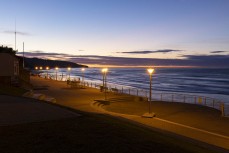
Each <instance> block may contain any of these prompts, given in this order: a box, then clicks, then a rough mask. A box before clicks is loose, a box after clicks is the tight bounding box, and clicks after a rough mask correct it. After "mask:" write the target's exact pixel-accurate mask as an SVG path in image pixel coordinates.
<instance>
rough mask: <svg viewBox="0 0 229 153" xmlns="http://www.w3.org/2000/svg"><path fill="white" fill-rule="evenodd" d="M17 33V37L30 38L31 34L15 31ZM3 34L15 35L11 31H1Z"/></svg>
mask: <svg viewBox="0 0 229 153" xmlns="http://www.w3.org/2000/svg"><path fill="white" fill-rule="evenodd" d="M16 32H17V35H23V36H30V35H31V34H30V33H27V32H20V31H16ZM3 33H6V34H15V31H13V30H7V31H3Z"/></svg>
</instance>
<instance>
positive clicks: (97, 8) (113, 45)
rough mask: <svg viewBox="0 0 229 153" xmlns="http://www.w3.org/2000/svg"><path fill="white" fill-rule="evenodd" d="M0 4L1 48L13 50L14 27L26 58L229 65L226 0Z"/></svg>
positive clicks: (15, 0) (9, 0)
mask: <svg viewBox="0 0 229 153" xmlns="http://www.w3.org/2000/svg"><path fill="white" fill-rule="evenodd" d="M0 4H1V9H0V20H1V21H0V23H1V24H0V45H4V46H9V47H13V48H15V38H14V31H15V22H16V31H17V44H16V49H18V51H19V52H21V51H22V46H23V45H22V44H23V42H24V43H25V51H26V52H28V53H29V54H27V55H28V56H38V57H43V58H50V59H67V60H73V59H74V60H73V61H74V62H83V63H82V64H91V65H93V64H94V65H96V64H97V65H98V64H102V65H103V64H104V65H118V64H119V63H120V60H122V62H121V64H124V65H125V64H126V65H150V64H155V63H154V61H155V59H161V62H159V63H157V65H165V64H164V63H163V61H166V59H167V60H168V61H169V60H177V61H179V59H181V60H185V59H193V57H195V59H199V60H200V57H201V58H202V57H203V58H202V59H203V60H206V58H207V60H208V61H210V60H212V59H214V58H215V59H218V57H219V56H220V57H221V58H220V61H221V63H222V65H225V64H224V63H223V62H222V59H224V60H225V61H226V60H229V59H228V56H229V30H228V27H229V18H228V17H229V0H0ZM31 53H33V55H32V54H31ZM37 53H42V54H37ZM50 53H51V54H50ZM41 55H42V56H41ZM57 55H58V56H57ZM66 55H68V57H69V56H71V58H68V57H67V56H66ZM106 57H107V58H106ZM82 58H83V59H84V60H78V61H77V59H82ZM105 58H106V61H105V62H102V61H100V62H99V63H96V62H98V59H100V60H104V59H105ZM139 58H141V60H140V61H142V62H140V63H139V62H136V61H137V60H138V59H139ZM117 59H119V60H118V61H117V62H116V63H115V60H117ZM126 59H132V63H128V60H126ZM142 59H147V60H148V61H149V62H148V63H147V62H143V61H144V60H142ZM150 59H152V60H150ZM87 60H88V61H87ZM125 61H127V62H126V63H125ZM165 63H167V65H176V62H175V63H174V62H172V64H171V63H168V62H165ZM184 64H186V63H184ZM177 65H179V64H177ZM188 65H192V63H190V64H188ZM193 65H195V64H194V63H193ZM228 67H229V65H228Z"/></svg>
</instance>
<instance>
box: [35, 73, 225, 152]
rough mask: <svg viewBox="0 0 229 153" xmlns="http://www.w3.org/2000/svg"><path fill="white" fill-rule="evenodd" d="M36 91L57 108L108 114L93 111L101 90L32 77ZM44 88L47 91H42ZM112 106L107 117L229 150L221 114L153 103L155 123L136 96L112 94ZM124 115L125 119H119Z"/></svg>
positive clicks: (100, 97)
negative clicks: (54, 102) (146, 114)
mask: <svg viewBox="0 0 229 153" xmlns="http://www.w3.org/2000/svg"><path fill="white" fill-rule="evenodd" d="M31 82H32V84H33V85H34V91H35V92H38V93H43V94H46V95H48V96H52V97H55V98H56V100H57V102H56V103H57V104H59V105H63V106H66V107H70V108H74V109H76V110H80V111H86V112H93V113H104V112H103V111H101V110H100V109H95V108H93V107H91V103H93V101H94V100H96V99H104V94H103V93H101V92H100V91H99V90H98V89H93V88H89V87H86V88H85V89H71V88H70V87H68V86H67V84H66V82H59V81H54V80H46V79H43V78H39V77H32V78H31ZM41 87H44V88H41ZM108 98H109V99H110V105H105V106H103V107H102V109H105V110H106V112H105V113H106V114H110V115H114V114H112V112H114V113H115V115H114V116H119V117H120V116H121V117H123V118H126V119H129V120H131V121H135V122H137V123H140V124H144V125H147V126H149V127H154V128H158V129H162V130H165V131H169V132H172V133H176V134H179V135H182V136H185V137H190V138H192V139H196V140H199V141H203V142H206V143H209V144H212V145H216V146H220V147H223V148H227V149H229V145H228V144H229V137H228V136H229V133H228V130H227V129H229V119H228V118H223V117H221V114H220V112H219V111H218V110H215V109H212V108H207V107H203V106H197V105H191V104H181V103H166V102H153V111H154V112H155V113H156V114H157V117H156V118H154V119H147V118H142V117H141V115H142V114H143V113H145V112H147V111H148V103H147V102H143V101H136V100H133V97H132V96H127V95H122V94H115V93H108ZM117 114H121V115H117Z"/></svg>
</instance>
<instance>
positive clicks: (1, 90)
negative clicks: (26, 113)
mask: <svg viewBox="0 0 229 153" xmlns="http://www.w3.org/2000/svg"><path fill="white" fill-rule="evenodd" d="M27 91H28V90H26V89H22V88H18V87H10V86H0V94H4V95H12V96H21V95H23V94H24V93H26V92H27Z"/></svg>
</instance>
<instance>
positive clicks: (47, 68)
mask: <svg viewBox="0 0 229 153" xmlns="http://www.w3.org/2000/svg"><path fill="white" fill-rule="evenodd" d="M46 70H47V74H46V75H47V78H48V70H49V67H48V66H46Z"/></svg>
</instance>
